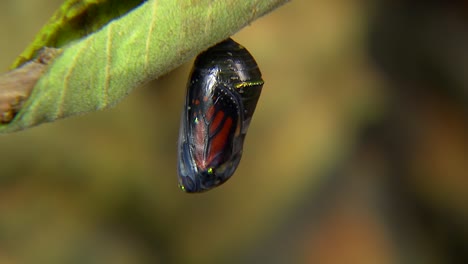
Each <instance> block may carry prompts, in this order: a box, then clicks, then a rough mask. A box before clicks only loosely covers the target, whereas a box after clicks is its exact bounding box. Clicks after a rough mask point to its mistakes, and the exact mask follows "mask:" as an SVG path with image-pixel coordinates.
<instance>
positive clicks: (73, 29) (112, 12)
mask: <svg viewBox="0 0 468 264" xmlns="http://www.w3.org/2000/svg"><path fill="white" fill-rule="evenodd" d="M142 2H144V0H125V1H122V0H67V1H65V3H63V4H62V6H60V8H59V9H58V10H57V12H55V14H54V15H53V16H52V17H51V18H50V20H49V22H48V23H47V25H45V26H44V27H43V28H42V29H41V31H39V33H38V34H37V36H36V38H35V40H34V41H33V42H32V43H31V45H29V47H28V48H26V50H25V51H24V52H23V53H22V54H21V55H20V56H19V57H18V58H17V59H16V61H15V62H14V63H13V65H12V67H11V68H12V69H15V68H17V67H18V66H20V65H22V64H23V63H25V62H27V61H30V60H31V59H33V58H34V57H36V56H37V55H38V52H39V51H40V50H41V49H42V48H43V47H53V48H61V47H63V46H64V45H66V44H69V43H70V42H72V41H74V40H78V39H80V38H82V37H84V36H87V35H89V34H91V33H93V32H96V31H97V30H99V29H100V28H102V27H103V26H104V25H105V24H107V23H108V22H109V21H111V20H112V19H115V18H117V17H120V16H122V15H124V14H126V13H127V12H129V11H130V10H132V9H133V8H135V7H136V6H138V5H139V4H141V3H142Z"/></svg>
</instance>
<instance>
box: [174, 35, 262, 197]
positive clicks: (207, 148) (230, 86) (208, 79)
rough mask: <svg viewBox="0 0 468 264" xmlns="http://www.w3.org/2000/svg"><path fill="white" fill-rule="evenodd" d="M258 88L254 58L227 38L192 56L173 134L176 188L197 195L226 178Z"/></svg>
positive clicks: (231, 170) (233, 165)
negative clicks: (176, 140)
mask: <svg viewBox="0 0 468 264" xmlns="http://www.w3.org/2000/svg"><path fill="white" fill-rule="evenodd" d="M262 86H263V80H262V79H261V73H260V70H259V69H258V67H257V64H256V62H255V60H254V58H253V57H252V55H250V53H249V52H248V51H247V50H246V49H245V48H244V47H242V46H241V45H239V44H238V43H236V42H234V41H233V40H232V39H227V40H225V41H223V42H221V43H220V44H217V45H216V46H213V47H211V48H210V49H208V50H207V51H205V52H203V53H202V54H200V55H199V56H198V57H197V59H196V60H195V64H194V67H193V69H192V73H191V76H190V79H189V83H188V87H187V97H186V101H185V108H184V110H183V112H182V120H181V125H180V132H179V150H178V173H179V186H180V187H181V189H182V190H184V191H186V192H203V191H206V190H209V189H212V188H214V187H216V186H219V185H220V184H222V183H224V182H225V181H226V180H227V179H229V178H230V177H231V176H232V174H233V173H234V171H235V170H236V168H237V166H238V165H239V162H240V159H241V156H242V148H243V143H244V138H245V135H246V133H247V129H248V126H249V124H250V120H251V118H252V115H253V112H254V110H255V107H256V104H257V101H258V98H259V97H260V92H261V89H262Z"/></svg>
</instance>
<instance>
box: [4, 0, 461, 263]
mask: <svg viewBox="0 0 468 264" xmlns="http://www.w3.org/2000/svg"><path fill="white" fill-rule="evenodd" d="M443 2H444V1H440V3H439V1H429V2H428V3H425V4H418V3H416V1H414V2H413V1H390V0H389V1H383V0H382V1H364V0H361V1H347V0H335V1H325V0H321V1H292V2H290V3H289V4H287V5H285V6H283V7H282V8H280V9H278V10H277V11H275V12H273V13H272V14H270V15H268V16H266V17H264V18H261V19H259V20H257V21H255V22H254V23H253V24H252V25H250V26H248V27H246V28H245V29H243V30H242V31H241V32H239V33H238V34H236V35H235V36H234V39H235V40H237V41H238V42H240V43H242V44H243V45H244V46H246V47H247V48H248V49H249V50H250V52H251V53H252V54H253V55H254V56H255V58H256V60H257V62H258V64H259V66H260V68H261V70H262V72H263V77H264V79H265V81H266V84H265V86H264V90H263V94H262V97H261V99H260V101H259V104H258V107H257V110H256V113H255V116H254V118H253V122H252V124H251V127H250V131H249V134H248V136H247V139H246V142H245V146H244V154H243V159H242V162H241V164H240V166H239V168H238V170H237V172H236V173H235V175H234V176H233V178H232V179H231V180H230V181H228V182H227V183H226V184H225V185H223V186H221V187H219V188H217V189H215V190H212V191H210V192H207V193H203V194H199V195H189V194H185V193H183V192H181V191H180V190H179V189H178V187H177V176H176V151H177V149H176V144H177V137H178V125H179V116H180V111H181V107H182V105H183V100H184V95H185V86H186V81H187V77H188V74H189V71H190V67H191V62H190V63H187V64H185V65H183V66H181V67H180V68H178V69H176V70H175V71H173V72H171V73H170V74H168V75H166V76H164V77H163V78H161V79H159V80H155V81H153V82H151V83H149V84H147V85H145V86H143V87H140V88H138V89H136V90H135V91H134V92H133V93H132V94H131V95H129V96H128V97H127V98H126V99H125V100H124V101H123V102H122V103H120V104H119V105H117V106H116V107H115V108H113V109H111V110H108V111H102V112H97V113H93V114H89V115H84V116H80V117H74V118H70V119H66V120H61V121H58V122H55V123H50V124H45V125H41V126H39V127H36V128H33V129H29V130H26V131H23V132H19V133H15V134H8V135H1V136H0V162H1V163H0V164H1V165H0V263H330V264H332V263H337V264H338V263H360V264H362V263H468V224H467V223H468V203H467V201H468V192H467V191H466V189H467V188H466V187H467V186H468V185H467V184H468V125H467V124H468V122H467V113H468V112H467V102H468V97H467V94H468V93H467V90H468V78H467V76H468V74H467V73H468V72H467V69H468V49H467V48H466V47H468V6H467V5H466V4H458V5H456V4H444V3H443ZM60 4H61V0H49V1H46V0H15V1H13V0H4V1H2V2H0V22H1V23H0V36H2V41H0V51H1V52H0V69H2V71H6V70H7V69H8V67H9V65H10V64H11V63H12V61H13V60H14V58H15V57H16V56H17V55H18V54H20V53H21V51H22V50H23V49H24V48H25V47H26V46H27V44H28V43H29V41H31V40H32V39H33V37H34V35H35V34H36V33H37V31H38V30H39V29H40V27H41V26H42V25H43V24H44V23H46V21H47V20H48V18H49V17H50V15H51V14H52V13H53V12H54V11H55V9H56V8H58V7H59V5H60Z"/></svg>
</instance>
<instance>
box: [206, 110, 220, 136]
mask: <svg viewBox="0 0 468 264" xmlns="http://www.w3.org/2000/svg"><path fill="white" fill-rule="evenodd" d="M223 117H224V112H223V111H221V110H220V111H218V112H217V113H216V116H215V117H214V118H213V121H212V122H211V124H210V136H211V135H213V133H214V132H215V131H216V129H218V127H219V126H220V125H221V122H223ZM208 120H209V119H208Z"/></svg>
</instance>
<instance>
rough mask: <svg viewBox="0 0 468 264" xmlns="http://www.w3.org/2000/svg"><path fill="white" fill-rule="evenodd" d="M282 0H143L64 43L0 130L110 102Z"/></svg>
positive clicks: (173, 66) (27, 124) (109, 104)
mask: <svg viewBox="0 0 468 264" xmlns="http://www.w3.org/2000/svg"><path fill="white" fill-rule="evenodd" d="M287 1H288V0H242V1H238V0H223V1H220V0H198V1H193V0H148V1H147V2H145V3H143V4H142V5H140V6H138V7H137V8H135V9H133V10H131V11H130V12H129V13H127V14H126V15H124V16H122V17H120V18H117V19H114V20H112V21H111V22H110V23H108V24H107V25H106V26H105V27H103V28H102V29H101V30H99V31H97V32H95V33H93V34H91V35H88V36H87V37H84V38H82V39H80V40H78V41H75V42H72V43H70V44H68V45H66V46H64V47H62V48H61V54H60V55H58V56H57V57H56V58H55V59H54V60H53V61H52V62H51V63H50V64H49V66H48V68H47V70H46V71H44V73H43V74H42V71H41V74H42V75H41V76H40V78H39V80H38V81H37V83H36V85H35V86H34V88H33V89H32V92H31V95H30V97H29V99H27V100H26V101H25V102H24V104H22V108H21V110H20V111H19V113H18V114H17V115H16V117H15V118H14V119H13V120H12V121H11V122H10V123H8V124H2V125H0V133H8V132H14V131H18V130H22V129H26V128H29V127H32V126H35V125H38V124H41V123H44V122H52V121H54V120H57V119H60V118H65V117H69V116H73V115H77V114H82V113H87V112H91V111H96V110H100V109H105V108H108V107H111V106H113V105H115V104H116V103H118V102H119V101H121V100H122V99H123V98H124V97H125V96H126V95H128V94H129V93H130V92H131V91H132V90H133V89H134V88H135V87H137V86H139V85H141V84H142V83H145V82H148V81H150V80H152V79H155V78H158V77H159V76H161V75H163V74H165V73H167V72H169V71H171V70H172V69H174V68H176V67H178V66H179V65H181V64H182V63H184V62H186V61H188V60H189V59H190V58H192V57H194V56H196V55H197V54H198V53H200V52H201V51H203V50H205V49H206V48H208V47H210V46H212V45H214V44H216V43H218V42H220V41H221V40H223V39H225V38H227V37H229V36H231V35H232V34H234V33H235V32H237V31H239V30H240V29H241V28H243V27H244V26H246V25H248V24H250V23H251V22H252V21H254V20H255V19H257V18H258V17H261V16H263V15H264V14H266V13H268V12H270V11H272V10H273V9H274V8H276V7H279V6H280V5H281V4H284V3H285V2H287ZM10 74H11V73H10ZM6 75H8V74H6ZM3 77H4V76H1V77H0V85H1V79H2V78H3ZM2 89H4V87H0V91H1V90H2ZM0 97H1V92H0ZM0 105H1V98H0Z"/></svg>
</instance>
